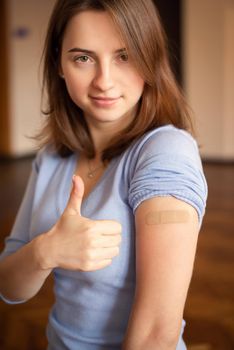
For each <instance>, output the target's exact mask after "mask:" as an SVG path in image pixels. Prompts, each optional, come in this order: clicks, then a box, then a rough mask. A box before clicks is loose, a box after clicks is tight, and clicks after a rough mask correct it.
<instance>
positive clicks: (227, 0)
mask: <svg viewBox="0 0 234 350" xmlns="http://www.w3.org/2000/svg"><path fill="white" fill-rule="evenodd" d="M183 19H184V23H183V59H184V82H185V90H186V93H187V95H188V98H189V101H190V104H191V106H192V108H193V110H194V112H195V115H196V118H197V126H198V134H199V135H198V139H199V143H200V144H201V153H202V156H203V158H211V159H221V160H234V93H233V91H234V45H233V38H234V1H233V0H196V1H194V0H184V1H183Z"/></svg>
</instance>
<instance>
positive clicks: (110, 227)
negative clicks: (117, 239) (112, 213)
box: [95, 220, 122, 235]
mask: <svg viewBox="0 0 234 350" xmlns="http://www.w3.org/2000/svg"><path fill="white" fill-rule="evenodd" d="M95 223H96V227H95V229H96V231H97V232H100V233H101V234H102V235H119V234H121V232H122V226H121V224H120V223H119V222H118V221H115V220H97V221H96V222H95Z"/></svg>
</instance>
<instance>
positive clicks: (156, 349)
mask: <svg viewBox="0 0 234 350" xmlns="http://www.w3.org/2000/svg"><path fill="white" fill-rule="evenodd" d="M142 334H144V332H141V330H138V332H137V333H132V332H131V331H130V332H128V334H127V335H126V337H125V340H124V342H123V345H122V350H175V349H176V346H177V342H178V339H177V338H178V337H177V336H176V335H175V334H164V332H163V333H160V332H154V333H153V332H152V333H151V334H149V335H147V336H145V335H142Z"/></svg>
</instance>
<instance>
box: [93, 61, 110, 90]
mask: <svg viewBox="0 0 234 350" xmlns="http://www.w3.org/2000/svg"><path fill="white" fill-rule="evenodd" d="M93 85H94V87H95V88H97V89H99V90H101V91H107V90H110V89H111V88H112V87H113V86H114V81H113V71H112V68H111V65H110V64H102V65H101V64H100V65H99V66H98V67H97V70H96V73H95V77H94V79H93Z"/></svg>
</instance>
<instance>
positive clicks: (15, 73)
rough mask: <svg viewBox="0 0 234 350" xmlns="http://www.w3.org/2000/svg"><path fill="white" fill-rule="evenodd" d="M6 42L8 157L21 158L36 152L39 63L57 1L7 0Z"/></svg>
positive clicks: (39, 106)
mask: <svg viewBox="0 0 234 350" xmlns="http://www.w3.org/2000/svg"><path fill="white" fill-rule="evenodd" d="M5 4H6V21H7V27H6V40H7V45H8V52H7V57H8V119H9V125H10V135H9V138H10V140H9V142H10V147H9V149H8V153H10V154H12V155H14V156H18V155H24V154H27V153H29V152H32V150H33V147H34V145H33V141H32V140H30V139H29V138H28V137H29V136H32V135H35V132H36V131H37V130H38V128H39V125H40V121H41V113H40V109H41V99H40V96H41V84H40V72H39V63H40V59H41V52H42V42H43V38H44V33H45V30H46V26H47V21H48V18H49V13H50V11H51V9H52V5H53V4H54V0H40V1H38V0H20V1H19V0H8V1H6V2H5Z"/></svg>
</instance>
